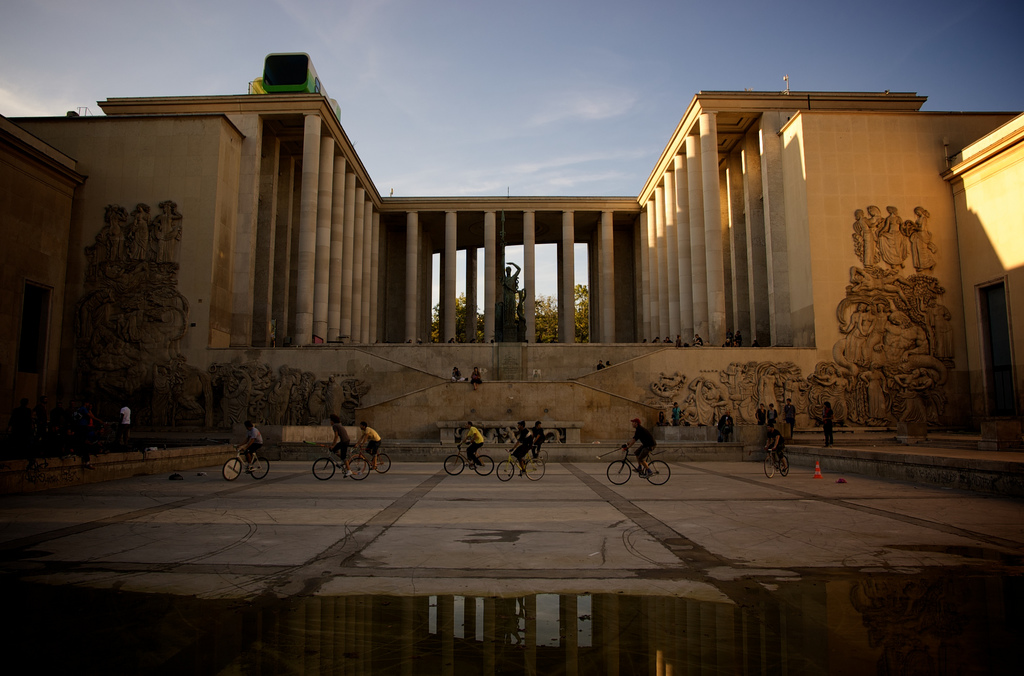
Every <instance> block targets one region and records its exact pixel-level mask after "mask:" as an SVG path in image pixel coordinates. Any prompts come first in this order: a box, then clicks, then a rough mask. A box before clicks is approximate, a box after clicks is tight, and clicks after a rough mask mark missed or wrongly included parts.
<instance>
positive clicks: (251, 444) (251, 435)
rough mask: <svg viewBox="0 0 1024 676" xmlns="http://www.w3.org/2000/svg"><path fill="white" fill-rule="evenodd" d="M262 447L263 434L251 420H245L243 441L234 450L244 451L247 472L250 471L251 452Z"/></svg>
mask: <svg viewBox="0 0 1024 676" xmlns="http://www.w3.org/2000/svg"><path fill="white" fill-rule="evenodd" d="M261 448H263V435H262V434H260V431H259V430H258V429H256V426H255V425H253V424H252V421H250V420H246V421H245V443H244V444H241V445H240V446H236V447H235V450H238V451H245V464H246V468H245V471H246V472H247V473H251V472H252V456H253V453H255V452H256V451H258V450H260V449H261Z"/></svg>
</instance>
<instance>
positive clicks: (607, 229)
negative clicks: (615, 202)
mask: <svg viewBox="0 0 1024 676" xmlns="http://www.w3.org/2000/svg"><path fill="white" fill-rule="evenodd" d="M612 224H613V220H612V212H610V211H602V212H601V254H600V255H601V266H600V270H601V342H602V343H614V342H615V231H614V228H613V227H612ZM590 302H594V299H593V298H591V300H590ZM527 327H529V323H527Z"/></svg>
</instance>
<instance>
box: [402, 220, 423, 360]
mask: <svg viewBox="0 0 1024 676" xmlns="http://www.w3.org/2000/svg"><path fill="white" fill-rule="evenodd" d="M419 241H420V223H419V213H418V212H416V211H410V212H409V213H407V214H406V215H405V340H406V342H409V341H410V340H411V341H412V342H414V343H415V342H416V338H417V336H416V311H417V309H418V308H417V305H416V303H417V293H416V287H417V285H418V284H419V275H418V272H417V270H418V265H417V263H418V262H419V252H420V251H419Z"/></svg>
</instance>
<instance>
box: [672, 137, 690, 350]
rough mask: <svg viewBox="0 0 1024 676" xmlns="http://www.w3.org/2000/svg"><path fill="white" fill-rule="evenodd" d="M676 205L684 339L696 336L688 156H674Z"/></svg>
mask: <svg viewBox="0 0 1024 676" xmlns="http://www.w3.org/2000/svg"><path fill="white" fill-rule="evenodd" d="M672 164H673V172H672V177H673V179H674V180H673V183H674V184H675V189H674V190H673V194H674V195H675V200H676V202H675V204H674V205H673V204H672V203H671V202H669V208H672V209H674V210H675V212H676V247H677V250H676V254H677V255H676V262H677V263H678V266H679V269H678V275H679V284H678V287H679V332H680V333H681V334H682V337H683V341H684V342H690V340H691V339H692V337H693V266H692V264H691V262H690V194H689V188H688V187H687V183H686V180H687V178H686V177H687V174H686V156H685V155H676V156H675V157H674V158H672Z"/></svg>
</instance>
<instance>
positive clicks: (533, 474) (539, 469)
mask: <svg viewBox="0 0 1024 676" xmlns="http://www.w3.org/2000/svg"><path fill="white" fill-rule="evenodd" d="M546 470H547V465H546V464H544V463H543V462H541V461H540V460H528V461H527V462H526V478H527V479H529V480H530V481H538V480H539V479H540V478H541V477H542V476H544V472H545V471H546Z"/></svg>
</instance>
